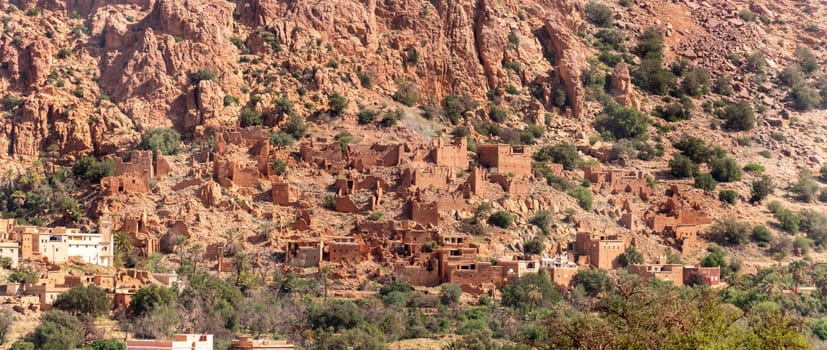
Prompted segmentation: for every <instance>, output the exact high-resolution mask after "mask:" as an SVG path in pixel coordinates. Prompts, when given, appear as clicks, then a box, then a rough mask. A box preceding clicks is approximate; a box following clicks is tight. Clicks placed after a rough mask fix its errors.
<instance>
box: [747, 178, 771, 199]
mask: <svg viewBox="0 0 827 350" xmlns="http://www.w3.org/2000/svg"><path fill="white" fill-rule="evenodd" d="M773 191H775V181H773V180H772V177H770V176H769V175H762V176H761V178H760V179H758V180H755V181H753V182H752V193H751V197H750V202H752V203H760V202H761V201H763V200H764V198H767V196H769V195H771V194H772V193H773Z"/></svg>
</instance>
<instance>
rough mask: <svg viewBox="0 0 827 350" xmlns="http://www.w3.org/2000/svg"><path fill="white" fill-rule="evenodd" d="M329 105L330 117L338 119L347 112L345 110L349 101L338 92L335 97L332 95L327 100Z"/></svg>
mask: <svg viewBox="0 0 827 350" xmlns="http://www.w3.org/2000/svg"><path fill="white" fill-rule="evenodd" d="M327 104H328V107H329V108H330V109H329V112H330V115H331V116H333V117H338V116H340V115H342V113H343V112H344V111H345V108H347V105H348V101H347V99H346V98H345V97H344V96H342V95H340V94H339V93H338V92H336V93H333V95H330V97H329V98H328V100H327Z"/></svg>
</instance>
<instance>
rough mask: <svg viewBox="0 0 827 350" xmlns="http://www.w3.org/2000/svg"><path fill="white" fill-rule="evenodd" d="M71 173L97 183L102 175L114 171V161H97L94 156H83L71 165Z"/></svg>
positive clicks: (105, 175)
mask: <svg viewBox="0 0 827 350" xmlns="http://www.w3.org/2000/svg"><path fill="white" fill-rule="evenodd" d="M72 173H73V174H75V176H80V177H82V178H83V179H85V180H86V181H89V182H91V183H99V182H100V180H101V179H103V178H104V177H107V176H112V175H113V174H114V173H115V161H113V160H112V159H104V160H101V161H98V160H97V158H95V157H89V156H87V157H83V158H81V159H79V160H78V161H77V162H76V163H75V164H74V165H72Z"/></svg>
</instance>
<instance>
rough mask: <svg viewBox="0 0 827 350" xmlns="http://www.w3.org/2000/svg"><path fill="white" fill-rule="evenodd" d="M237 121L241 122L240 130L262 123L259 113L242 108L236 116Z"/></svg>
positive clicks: (248, 108)
mask: <svg viewBox="0 0 827 350" xmlns="http://www.w3.org/2000/svg"><path fill="white" fill-rule="evenodd" d="M238 119H239V121H240V122H241V127H242V128H246V127H248V126H255V125H261V124H262V123H263V122H264V120H263V119H262V118H261V113H260V112H259V111H257V110H255V109H252V108H250V107H244V108H242V109H241V112H240V114H239V115H238Z"/></svg>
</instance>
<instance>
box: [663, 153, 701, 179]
mask: <svg viewBox="0 0 827 350" xmlns="http://www.w3.org/2000/svg"><path fill="white" fill-rule="evenodd" d="M669 172H670V173H671V174H672V176H674V177H677V178H679V179H680V178H687V177H694V176H695V174H697V173H698V165H697V164H695V162H693V161H692V159H689V157H687V156H685V155H682V154H677V155H675V156H674V157H672V160H670V161H669Z"/></svg>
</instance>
